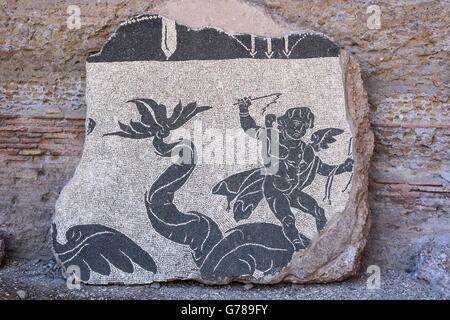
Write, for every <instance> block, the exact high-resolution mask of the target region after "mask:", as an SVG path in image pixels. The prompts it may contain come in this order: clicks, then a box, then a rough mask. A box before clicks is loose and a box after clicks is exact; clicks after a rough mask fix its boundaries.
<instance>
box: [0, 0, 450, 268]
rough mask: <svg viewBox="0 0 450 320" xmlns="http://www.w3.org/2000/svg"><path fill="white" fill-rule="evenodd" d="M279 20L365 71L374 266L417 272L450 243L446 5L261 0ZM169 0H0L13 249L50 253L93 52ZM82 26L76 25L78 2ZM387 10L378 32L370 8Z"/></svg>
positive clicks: (75, 154)
mask: <svg viewBox="0 0 450 320" xmlns="http://www.w3.org/2000/svg"><path fill="white" fill-rule="evenodd" d="M251 2H252V3H253V4H254V5H257V6H261V7H263V8H264V9H265V10H266V11H267V12H268V13H269V14H270V15H272V16H273V18H274V19H275V20H277V21H280V22H283V23H290V24H291V25H294V26H295V27H297V28H309V29H313V30H316V31H320V32H323V33H325V34H327V35H328V36H330V37H331V38H332V39H333V40H334V41H336V43H338V44H339V45H341V46H342V47H343V48H344V49H346V50H347V51H349V52H350V53H352V54H354V55H355V56H356V57H357V58H358V60H359V61H360V63H361V65H362V68H363V79H364V81H365V86H366V89H367V91H368V94H369V103H370V105H371V114H370V118H371V124H372V129H373V131H374V133H375V137H376V147H375V154H374V157H373V159H372V170H371V184H370V195H371V196H370V198H371V208H372V221H373V228H372V232H371V235H370V241H369V245H368V249H367V252H366V262H367V263H378V264H380V265H382V266H384V267H386V268H408V266H409V265H410V259H411V257H414V255H415V253H416V252H417V251H418V250H419V249H420V248H421V247H422V246H424V245H428V244H429V243H430V242H433V241H434V242H436V241H437V242H442V241H444V242H445V241H448V238H449V237H450V230H449V229H450V227H449V226H450V223H449V217H448V207H450V206H449V204H450V199H449V190H448V189H449V187H448V182H447V181H446V180H445V179H443V178H442V177H441V175H442V174H443V173H444V172H448V171H450V170H449V159H450V157H449V131H450V130H449V129H450V121H449V114H448V111H449V101H448V93H449V87H448V70H449V59H448V25H450V21H449V16H450V15H449V6H448V4H446V2H445V1H420V0H416V1H402V0H398V1H397V0H396V1H375V0H374V1H361V0H357V1H344V0H336V1H296V0H285V1H251ZM158 3H159V1H125V0H110V1H109V0H108V1H106V0H99V1H87V0H86V1H83V0H74V1H53V0H52V1H50V0H41V1H35V0H22V1H12V0H0V26H1V28H0V68H1V69H0V79H1V83H0V164H1V169H0V175H1V179H2V183H1V187H0V235H2V236H4V237H5V238H6V240H7V249H8V254H10V255H12V256H16V257H27V258H29V257H33V256H37V255H49V254H50V250H49V244H48V239H49V238H48V235H49V220H50V218H51V215H52V213H53V208H54V204H55V201H56V199H57V197H58V193H59V192H60V190H61V188H62V187H63V186H64V185H65V184H66V183H67V182H68V180H69V179H70V177H71V176H72V174H73V171H74V169H75V167H76V165H77V163H78V161H79V159H80V156H81V153H82V146H83V139H84V120H85V119H84V115H85V110H86V102H85V98H84V93H85V70H84V63H85V58H86V57H87V56H89V55H90V54H93V53H95V52H97V51H99V50H100V48H101V46H102V44H103V43H104V41H105V40H106V39H107V38H108V36H109V35H110V34H112V33H113V31H114V29H115V28H116V27H117V26H118V25H119V23H120V22H123V21H124V20H125V19H127V18H128V17H130V16H133V15H136V14H140V13H144V12H151V8H152V7H153V6H154V5H156V4H158ZM72 4H75V5H78V6H79V7H80V9H81V28H80V29H78V30H76V29H73V30H70V29H68V28H67V24H66V19H67V18H68V14H67V12H66V10H67V7H68V6H69V5H72ZM371 4H378V5H379V6H380V8H381V22H382V27H381V29H380V30H370V29H368V28H367V25H366V21H367V18H368V16H369V15H368V14H367V13H366V8H367V6H369V5H371Z"/></svg>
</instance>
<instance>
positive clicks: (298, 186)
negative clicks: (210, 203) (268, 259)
mask: <svg viewBox="0 0 450 320" xmlns="http://www.w3.org/2000/svg"><path fill="white" fill-rule="evenodd" d="M251 101H252V100H251V98H248V97H247V98H243V99H240V100H239V102H238V106H239V117H240V123H241V127H242V129H243V130H244V131H245V132H246V133H247V134H249V135H250V136H252V137H254V138H256V139H258V140H260V141H261V142H262V145H263V148H262V153H263V154H261V156H262V157H263V159H270V161H269V162H268V163H270V165H271V166H273V163H274V162H276V163H277V165H278V170H276V172H275V173H268V172H269V171H268V170H261V169H264V168H256V169H252V170H248V171H245V172H240V173H237V174H234V175H232V176H230V177H228V178H226V179H224V180H222V181H220V182H219V183H218V184H216V185H215V186H214V188H213V190H212V192H213V194H218V195H224V196H226V197H227V200H228V209H230V204H231V202H233V201H234V204H233V214H234V219H235V220H236V221H240V220H243V219H247V218H248V217H249V216H250V215H251V213H252V212H253V210H254V209H255V208H256V207H257V205H258V204H259V202H260V201H261V200H262V199H263V198H265V199H266V201H267V203H268V205H269V207H270V209H271V210H272V212H273V214H274V215H275V217H276V218H277V219H278V220H279V221H280V222H281V225H282V228H283V233H284V235H285V236H286V238H287V239H289V241H290V242H291V243H292V244H293V245H294V247H295V249H296V250H299V249H301V248H305V247H306V246H307V245H308V243H309V239H307V238H306V237H305V236H303V235H301V234H299V232H298V230H297V228H296V226H295V216H294V213H293V211H292V208H295V209H299V210H301V211H303V212H305V213H308V214H310V215H312V216H313V217H314V218H315V220H316V226H317V230H318V231H319V232H321V231H322V230H323V228H324V227H325V224H326V222H327V219H326V217H325V210H324V209H323V208H321V207H320V206H319V205H318V203H317V201H316V200H315V199H314V198H313V197H311V196H310V195H308V194H306V193H305V192H303V189H304V188H306V187H307V186H309V185H310V184H311V183H312V182H313V180H314V178H315V176H316V174H317V173H318V174H320V175H323V176H327V177H328V181H327V187H326V189H327V190H326V192H327V193H328V199H329V189H330V187H331V182H332V177H333V176H334V175H337V174H342V173H345V172H352V171H353V160H352V159H351V158H350V157H349V158H347V159H346V160H345V162H344V163H342V164H339V165H329V164H326V163H324V162H323V161H322V160H320V158H319V156H318V155H317V152H319V151H320V150H322V149H327V148H328V147H329V144H330V143H333V142H335V141H336V140H335V139H334V136H337V135H339V134H341V133H343V130H341V129H337V128H327V129H322V130H318V131H316V132H315V133H313V134H312V136H311V141H312V142H311V143H309V144H308V143H306V142H304V141H303V140H302V138H303V136H304V135H305V133H306V130H307V129H309V128H313V127H314V114H313V113H312V112H311V110H310V109H309V108H307V107H299V108H291V109H289V110H287V111H286V113H285V114H284V115H282V116H280V117H276V116H275V115H273V114H268V115H266V117H265V127H260V126H258V125H257V124H256V122H255V120H254V119H253V118H252V117H251V116H250V114H249V106H250V105H251ZM274 125H276V126H274ZM274 143H276V144H277V145H278V147H279V148H278V154H275V153H272V152H271V150H273V148H270V147H266V148H265V147H264V145H266V146H273V145H274ZM266 162H267V161H265V163H266ZM265 166H266V164H265ZM326 196H327V195H326Z"/></svg>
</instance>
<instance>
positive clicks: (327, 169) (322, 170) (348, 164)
mask: <svg viewBox="0 0 450 320" xmlns="http://www.w3.org/2000/svg"><path fill="white" fill-rule="evenodd" d="M352 170H353V159H352V158H347V159H346V160H345V162H344V163H341V164H339V165H334V166H332V165H329V164H326V163H324V162H322V160H319V166H318V167H317V173H318V174H320V175H322V176H329V175H330V174H331V173H332V172H333V171H334V174H341V173H344V172H351V171H352Z"/></svg>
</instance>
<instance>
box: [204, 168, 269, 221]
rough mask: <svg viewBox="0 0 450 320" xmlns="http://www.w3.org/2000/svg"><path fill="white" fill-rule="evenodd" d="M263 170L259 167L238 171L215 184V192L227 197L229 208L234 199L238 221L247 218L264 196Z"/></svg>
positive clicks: (234, 209)
mask: <svg viewBox="0 0 450 320" xmlns="http://www.w3.org/2000/svg"><path fill="white" fill-rule="evenodd" d="M261 171H262V170H261V168H257V169H251V170H248V171H244V172H240V173H236V174H234V175H232V176H229V177H228V178H226V179H224V180H222V181H220V182H219V183H218V184H216V185H215V186H214V188H213V190H212V193H213V194H219V195H223V196H226V197H227V201H228V207H227V210H229V209H230V204H231V202H232V201H234V204H233V214H234V219H235V220H236V221H240V220H243V219H247V218H248V217H249V216H250V215H251V213H252V212H253V209H255V208H256V207H257V206H258V204H259V202H260V201H261V200H262V198H263V197H264V196H263V192H262V185H263V182H264V178H265V175H262V174H261Z"/></svg>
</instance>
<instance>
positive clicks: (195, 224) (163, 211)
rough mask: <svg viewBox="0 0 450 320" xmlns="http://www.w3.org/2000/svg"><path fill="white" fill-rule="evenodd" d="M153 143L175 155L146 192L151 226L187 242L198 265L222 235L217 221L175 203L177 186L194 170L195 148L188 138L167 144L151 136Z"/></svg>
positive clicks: (164, 152)
mask: <svg viewBox="0 0 450 320" xmlns="http://www.w3.org/2000/svg"><path fill="white" fill-rule="evenodd" d="M153 145H154V146H155V148H156V151H157V153H158V154H159V155H161V156H163V157H172V156H174V155H178V156H179V159H178V162H177V163H174V164H172V165H170V166H169V167H168V168H167V169H166V170H165V171H164V172H163V173H162V174H161V176H160V177H159V178H158V179H157V180H156V181H155V182H154V183H153V185H152V187H151V189H150V191H149V192H147V193H146V194H145V205H146V208H147V215H148V217H149V219H150V222H151V224H152V226H153V228H154V229H155V230H156V231H157V232H158V233H159V234H161V235H162V236H164V237H165V238H167V239H169V240H171V241H173V242H176V243H179V244H184V245H188V246H189V247H190V248H191V250H192V251H193V254H192V255H193V258H194V261H195V263H196V265H197V266H199V267H200V266H201V265H202V264H203V261H204V260H205V258H206V256H207V254H208V253H209V252H210V251H211V250H212V248H213V247H214V246H215V245H216V244H217V243H218V242H219V241H220V240H221V239H222V238H223V235H222V232H221V231H220V229H219V227H218V226H217V224H216V223H215V222H214V221H213V220H211V219H210V218H209V217H207V216H205V215H204V214H201V213H199V212H188V213H183V212H181V211H179V210H178V208H177V207H176V206H175V205H174V203H173V199H174V193H175V192H176V191H177V190H178V189H180V188H181V187H182V186H183V185H184V183H185V182H186V181H187V179H188V178H189V177H190V175H191V174H192V172H193V171H194V168H195V165H196V160H197V156H196V151H195V146H194V144H193V143H192V142H191V141H189V140H185V139H183V140H180V141H178V142H176V143H172V144H166V143H164V141H163V140H162V139H157V138H154V141H153Z"/></svg>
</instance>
